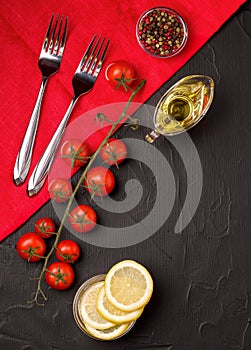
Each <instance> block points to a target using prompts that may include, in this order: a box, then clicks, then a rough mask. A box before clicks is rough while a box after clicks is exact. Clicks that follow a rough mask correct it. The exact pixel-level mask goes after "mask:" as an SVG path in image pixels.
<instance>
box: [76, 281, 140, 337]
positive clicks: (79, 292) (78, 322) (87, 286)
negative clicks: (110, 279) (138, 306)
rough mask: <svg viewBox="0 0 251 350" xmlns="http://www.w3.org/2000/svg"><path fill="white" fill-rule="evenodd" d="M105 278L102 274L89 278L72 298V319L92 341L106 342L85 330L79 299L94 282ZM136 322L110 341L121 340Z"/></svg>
mask: <svg viewBox="0 0 251 350" xmlns="http://www.w3.org/2000/svg"><path fill="white" fill-rule="evenodd" d="M105 276H106V275H104V274H102V275H96V276H93V277H91V278H90V279H88V280H87V281H85V282H84V283H83V284H82V285H81V286H80V287H79V289H78V290H77V292H76V294H75V297H74V300H73V305H72V308H73V316H74V319H75V321H76V323H77V325H78V327H79V328H80V329H81V331H82V332H84V333H85V334H86V335H88V337H90V338H92V339H95V340H100V341H106V340H104V339H100V338H97V337H95V336H94V335H93V334H91V333H89V332H88V330H87V329H86V326H85V324H84V322H83V321H82V319H81V316H80V314H79V302H80V299H81V296H82V295H83V293H84V292H85V291H86V290H87V289H88V288H89V287H90V286H91V285H92V284H94V283H96V282H101V281H104V280H105ZM135 322H136V321H132V322H131V323H130V324H129V326H128V327H127V328H126V330H125V332H124V333H123V334H121V335H120V336H118V337H114V338H112V339H111V340H115V339H118V338H121V337H122V336H123V335H125V334H126V333H127V332H129V331H130V330H131V329H132V327H133V326H134V324H135Z"/></svg>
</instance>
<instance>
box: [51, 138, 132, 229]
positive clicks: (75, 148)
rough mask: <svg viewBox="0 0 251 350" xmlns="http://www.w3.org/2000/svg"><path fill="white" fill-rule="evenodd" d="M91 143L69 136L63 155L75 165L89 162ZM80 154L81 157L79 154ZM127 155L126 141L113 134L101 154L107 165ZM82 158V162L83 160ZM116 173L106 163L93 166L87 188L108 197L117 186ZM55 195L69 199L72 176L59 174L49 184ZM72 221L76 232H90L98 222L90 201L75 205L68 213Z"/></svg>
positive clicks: (70, 163)
mask: <svg viewBox="0 0 251 350" xmlns="http://www.w3.org/2000/svg"><path fill="white" fill-rule="evenodd" d="M87 150H88V146H87V145H85V143H84V142H81V141H79V140H68V141H66V142H64V144H63V146H62V147H61V151H60V153H61V157H62V158H63V159H64V160H65V161H67V162H68V164H69V165H70V166H71V167H79V166H81V165H83V164H86V162H87V161H88V160H87V159H88V158H89V153H88V152H87ZM76 155H77V158H76ZM126 155H127V147H126V144H125V143H124V142H123V141H121V140H119V139H117V138H110V139H109V140H108V142H107V143H106V144H105V145H104V146H103V147H102V149H101V151H100V158H101V160H102V161H103V163H104V164H105V165H108V166H114V165H115V166H117V167H118V165H119V164H121V163H122V162H123V161H124V160H125V158H126ZM80 159H82V162H81V163H79V161H80ZM115 184H116V181H115V177H114V175H113V172H112V171H111V170H110V169H108V168H107V167H105V166H96V167H93V168H91V169H90V170H89V171H88V172H87V174H86V177H85V180H84V183H83V185H84V188H85V189H86V190H87V191H88V192H89V193H90V195H91V198H93V197H94V196H97V197H104V196H107V195H108V194H110V193H111V192H112V191H113V190H114V188H115ZM48 189H49V193H50V196H51V198H52V199H53V200H54V201H55V202H58V203H63V202H67V201H68V200H69V198H70V196H71V195H72V186H71V183H70V182H69V180H67V179H63V178H56V179H54V180H53V181H52V182H51V183H50V184H49V187H48ZM68 222H69V224H70V226H71V228H72V229H73V230H74V231H76V232H89V231H91V230H92V229H93V228H94V227H95V226H96V222H97V215H96V213H95V211H94V210H93V208H91V207H90V206H89V205H85V204H80V205H78V206H76V207H75V208H73V209H72V210H71V211H70V213H69V214H68Z"/></svg>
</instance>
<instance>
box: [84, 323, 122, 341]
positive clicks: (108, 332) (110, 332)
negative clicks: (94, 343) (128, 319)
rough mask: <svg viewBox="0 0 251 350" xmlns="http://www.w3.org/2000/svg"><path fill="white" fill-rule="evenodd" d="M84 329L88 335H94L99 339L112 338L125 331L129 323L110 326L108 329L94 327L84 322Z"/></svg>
mask: <svg viewBox="0 0 251 350" xmlns="http://www.w3.org/2000/svg"><path fill="white" fill-rule="evenodd" d="M85 327H86V330H87V331H88V333H90V335H92V336H94V337H95V338H98V339H101V340H112V339H115V338H118V337H120V336H121V335H123V334H124V333H125V331H126V330H127V328H128V327H129V324H121V325H118V326H115V327H111V328H108V329H103V330H101V329H95V328H93V327H90V326H89V325H88V324H85Z"/></svg>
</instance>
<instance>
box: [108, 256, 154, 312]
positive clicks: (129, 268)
mask: <svg viewBox="0 0 251 350" xmlns="http://www.w3.org/2000/svg"><path fill="white" fill-rule="evenodd" d="M152 292H153V280H152V277H151V275H150V273H149V272H148V271H147V269H146V268H145V267H144V266H142V265H141V264H139V263H137V262H136V261H133V260H123V261H121V262H119V263H117V264H116V265H114V266H113V267H112V268H111V269H110V270H109V271H108V273H107V275H106V278H105V295H106V297H107V299H108V301H109V302H110V303H111V304H112V305H113V306H114V307H115V308H117V309H119V310H121V311H126V312H131V311H135V310H138V309H140V308H142V307H144V306H145V305H146V304H147V303H148V302H149V300H150V298H151V296H152Z"/></svg>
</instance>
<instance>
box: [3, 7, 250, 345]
mask: <svg viewBox="0 0 251 350" xmlns="http://www.w3.org/2000/svg"><path fill="white" fill-rule="evenodd" d="M250 11H251V2H250V1H248V2H247V3H246V4H245V5H244V6H242V7H241V9H240V10H239V11H238V12H237V13H236V14H235V15H234V16H233V17H232V18H231V19H230V20H229V21H228V22H227V23H226V24H224V26H223V27H222V28H221V29H220V30H219V32H217V34H216V35H215V36H214V37H213V38H212V39H211V40H210V41H209V42H208V43H207V44H206V45H205V46H204V47H203V48H202V49H201V50H200V51H199V52H198V53H197V54H196V55H195V56H194V57H193V58H192V59H191V60H190V61H189V62H188V63H187V64H186V65H185V66H184V67H183V68H182V69H181V70H180V71H179V72H177V73H176V74H175V76H174V77H173V78H172V79H170V81H168V82H167V83H166V84H165V85H164V86H163V87H161V88H160V90H159V91H158V92H157V93H156V94H155V95H154V96H152V97H151V99H150V100H149V101H148V103H149V104H152V105H156V103H157V101H158V100H159V98H160V97H161V95H162V94H163V93H164V92H165V91H166V89H167V88H168V87H170V86H171V85H172V84H173V83H174V82H176V81H177V80H178V79H179V78H181V77H183V76H185V75H189V74H193V73H200V74H207V75H210V76H212V77H213V79H214V80H215V83H216V90H215V91H216V92H215V99H214V101H213V104H212V106H211V108H210V110H209V112H208V114H207V116H206V118H205V119H204V120H203V121H202V122H200V124H198V125H197V126H196V127H195V128H194V129H192V130H191V131H190V132H189V134H190V136H191V138H192V140H193V142H194V143H195V145H196V147H197V150H198V152H199V155H200V159H201V164H202V168H203V192H202V197H201V202H200V204H199V207H198V210H197V212H196V214H195V216H194V218H193V220H192V222H191V223H190V224H189V226H188V227H187V228H186V229H185V230H184V231H183V232H182V233H181V234H175V233H174V225H175V223H176V221H177V218H178V214H179V212H180V207H181V205H182V203H183V201H184V195H185V192H186V185H185V183H186V176H185V172H184V169H183V166H182V162H181V161H180V160H179V157H178V155H177V154H176V153H175V152H174V150H172V148H170V147H169V143H168V141H167V140H165V139H164V138H160V139H158V141H157V142H156V148H158V149H159V150H160V151H161V152H162V153H163V154H164V155H165V157H166V158H167V159H168V160H169V162H170V164H171V166H172V169H173V172H174V175H175V178H176V181H177V183H178V185H179V194H178V198H177V199H176V202H175V206H174V208H173V211H172V213H171V215H170V217H169V219H168V220H167V222H166V223H165V224H164V225H163V226H162V227H161V228H160V229H159V230H158V232H157V233H156V234H155V235H153V236H152V237H151V238H149V239H148V240H146V241H144V242H142V243H140V244H138V245H135V246H132V247H127V248H123V249H105V248H99V247H95V246H92V245H88V244H86V243H85V242H82V241H78V242H79V244H80V246H81V249H82V253H83V254H82V258H81V260H80V261H79V263H78V264H76V266H75V270H76V276H77V278H76V282H75V284H74V285H73V287H72V288H70V289H69V290H68V291H65V292H57V291H53V290H51V289H48V288H47V287H46V286H45V285H43V287H44V291H45V293H46V294H47V296H48V297H49V300H48V302H47V303H46V305H45V306H44V307H38V306H35V305H28V304H27V303H26V301H27V300H29V299H32V297H33V292H34V291H35V282H34V281H31V280H29V277H34V276H36V275H37V274H38V273H39V269H40V267H41V265H40V264H30V265H29V264H27V263H26V262H25V261H23V260H21V259H20V258H19V257H18V256H17V254H16V251H15V249H14V247H15V243H16V241H17V239H18V238H19V236H21V235H22V234H23V233H25V232H27V231H32V229H33V225H34V222H35V220H36V219H37V218H39V217H41V216H51V217H52V218H54V219H55V221H56V222H57V224H58V222H59V220H58V218H57V216H56V214H55V212H54V210H53V208H52V206H51V204H50V203H47V204H46V205H45V206H44V207H43V208H42V209H41V210H40V211H39V212H37V213H36V214H35V215H34V216H33V217H32V218H31V219H30V220H29V221H28V222H27V223H26V224H25V225H23V226H22V227H21V228H20V229H19V230H18V231H17V232H15V233H14V234H12V235H11V236H10V237H9V238H8V239H6V240H5V241H4V242H3V243H2V244H1V246H0V251H1V253H0V276H1V285H0V291H1V298H0V304H1V318H0V326H1V338H0V347H1V349H5V350H19V349H22V350H31V349H32V350H52V349H53V350H78V349H93V350H94V349H95V350H99V349H114V350H115V349H121V350H132V349H135V350H136V349H140V350H153V349H163V350H164V349H165V350H171V349H172V350H249V349H251V325H250V322H251V316H250V313H251V312H250V311H251V273H250V266H251V230H250V227H251V215H250V214H251V210H250V207H251V206H250V198H251V191H250V178H251V157H250V150H251V108H250V106H251V96H250V81H251V64H250V62H251V60H250V58H251V41H250V36H251V15H250ZM177 59H178V58H177ZM153 69H154V68H153ZM156 74H157V72H156ZM144 134H145V130H144V129H143V128H142V129H140V130H138V131H137V132H133V131H131V130H130V129H125V128H122V129H120V131H119V132H118V136H120V137H134V138H138V139H141V140H142V139H143V137H144ZM145 174H147V169H145V168H144V166H143V165H141V164H140V163H138V162H136V161H132V160H128V161H127V162H126V164H125V165H123V166H121V168H120V171H119V172H116V176H117V179H118V184H119V186H118V191H117V194H115V195H114V199H116V198H117V199H119V196H121V198H122V197H123V184H124V182H125V181H126V179H130V178H132V177H137V178H138V179H139V180H140V182H141V183H142V184H143V187H144V188H145V192H144V193H145V194H144V195H145V196H146V197H145V200H144V201H143V202H142V203H141V204H140V205H139V208H138V209H137V213H136V214H134V213H132V214H131V218H132V219H134V217H133V216H134V215H136V216H137V215H142V216H143V217H144V213H147V212H148V210H149V207H148V206H149V205H151V204H150V203H152V202H151V199H154V189H155V184H154V181H153V182H152V180H151V178H152V177H151V176H145ZM17 205H18V203H17ZM20 209H21V208H20ZM99 215H100V218H101V220H103V222H104V221H107V222H108V223H109V216H108V215H107V217H106V218H105V215H104V214H102V212H101V210H100V212H99ZM110 221H112V223H113V225H115V226H120V225H122V224H123V219H122V218H121V216H119V215H118V216H114V217H113V219H112V220H110ZM63 238H72V236H71V234H70V233H69V232H67V230H66V229H65V230H64V232H63ZM126 258H130V259H135V260H138V261H139V262H141V263H142V264H144V265H145V266H146V267H147V268H148V269H149V270H150V272H151V273H152V275H153V277H154V282H155V289H154V295H153V298H152V300H151V302H150V304H149V306H147V308H146V310H145V311H144V314H143V316H142V317H141V318H140V320H139V321H138V322H137V323H136V325H135V327H134V328H133V330H132V331H131V332H130V333H128V334H127V335H126V336H125V337H123V338H121V339H119V340H117V341H114V342H106V343H102V342H98V341H94V340H92V339H89V338H88V337H87V336H85V335H84V334H83V333H81V331H80V330H79V329H78V327H77V326H76V325H75V323H74V320H73V317H72V311H71V309H72V300H73V297H74V294H75V292H76V290H77V288H78V286H79V285H80V284H81V283H82V282H83V281H84V280H85V279H87V278H88V277H90V276H92V275H95V274H98V273H102V272H106V271H107V270H108V268H109V267H110V266H111V265H113V264H114V263H115V262H117V261H119V260H121V259H126Z"/></svg>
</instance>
